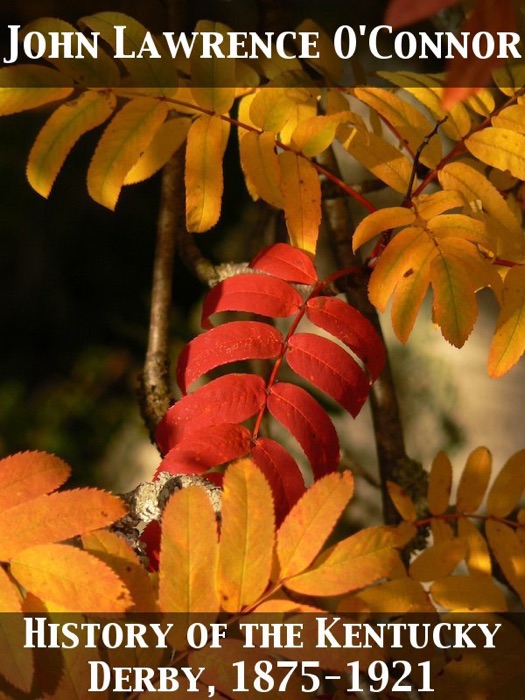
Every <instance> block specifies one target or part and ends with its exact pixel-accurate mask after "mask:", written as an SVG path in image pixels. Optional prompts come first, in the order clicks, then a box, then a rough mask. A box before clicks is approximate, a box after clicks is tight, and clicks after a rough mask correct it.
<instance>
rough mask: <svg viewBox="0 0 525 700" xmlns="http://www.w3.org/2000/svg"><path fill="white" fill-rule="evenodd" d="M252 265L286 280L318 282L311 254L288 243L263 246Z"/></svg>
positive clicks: (307, 282) (304, 282) (302, 282)
mask: <svg viewBox="0 0 525 700" xmlns="http://www.w3.org/2000/svg"><path fill="white" fill-rule="evenodd" d="M250 267H253V268H254V269H255V270H262V271H264V272H267V273H268V274H270V275H273V276H274V277H279V278H280V279H282V280H285V281H286V282H295V283H297V284H316V282H317V271H316V269H315V266H314V264H313V262H312V258H311V256H310V255H308V254H307V253H305V252H304V251H303V250H298V249H297V248H294V247H293V246H290V245H288V244H286V243H275V244H274V245H271V246H268V247H267V248H263V249H262V250H261V251H260V252H259V253H258V254H257V255H256V257H255V258H254V259H253V260H252V261H251V263H250Z"/></svg>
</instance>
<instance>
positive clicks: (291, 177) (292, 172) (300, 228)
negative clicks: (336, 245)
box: [279, 151, 321, 253]
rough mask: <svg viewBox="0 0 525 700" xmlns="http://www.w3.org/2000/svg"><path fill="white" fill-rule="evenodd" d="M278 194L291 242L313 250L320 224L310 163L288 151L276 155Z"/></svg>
mask: <svg viewBox="0 0 525 700" xmlns="http://www.w3.org/2000/svg"><path fill="white" fill-rule="evenodd" d="M279 163H280V165H281V193H282V196H283V202H284V214H285V217H286V225H287V228H288V233H289V235H290V241H291V243H292V245H294V246H297V247H298V248H302V249H303V250H306V251H308V252H309V253H315V250H316V248H317V238H318V236H319V225H320V223H321V185H320V183H319V178H318V176H317V172H316V170H315V168H314V167H313V165H312V164H311V163H309V162H308V161H307V160H305V159H304V158H301V157H300V156H297V155H296V154H295V153H292V152H291V151H284V152H283V153H281V154H279Z"/></svg>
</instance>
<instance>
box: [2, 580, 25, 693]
mask: <svg viewBox="0 0 525 700" xmlns="http://www.w3.org/2000/svg"><path fill="white" fill-rule="evenodd" d="M21 603H22V596H21V594H20V591H19V590H18V588H17V587H16V586H15V584H14V583H13V581H12V580H11V579H10V578H9V576H8V575H7V573H6V572H5V571H4V569H2V568H1V567H0V674H1V675H2V676H4V678H5V679H7V680H8V681H9V683H11V685H14V686H15V688H18V689H19V690H23V691H24V692H26V693H28V692H29V690H30V689H31V682H32V678H33V655H32V653H31V649H25V648H24V645H25V625H24V620H23V617H22V616H21V615H19V614H18V615H17V614H7V613H20V612H22V604H21Z"/></svg>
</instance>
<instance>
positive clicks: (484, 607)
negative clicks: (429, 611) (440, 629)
mask: <svg viewBox="0 0 525 700" xmlns="http://www.w3.org/2000/svg"><path fill="white" fill-rule="evenodd" d="M430 593H431V594H432V598H433V599H434V600H435V601H436V603H437V604H438V605H442V606H443V607H444V608H447V609H448V610H450V611H452V612H493V611H504V610H507V602H506V600H505V595H504V594H503V593H502V591H501V590H500V589H499V588H498V587H497V586H496V584H495V583H494V581H493V579H492V577H490V576H447V577H445V578H442V579H439V581H436V582H435V583H434V584H433V585H432V587H431V589H430Z"/></svg>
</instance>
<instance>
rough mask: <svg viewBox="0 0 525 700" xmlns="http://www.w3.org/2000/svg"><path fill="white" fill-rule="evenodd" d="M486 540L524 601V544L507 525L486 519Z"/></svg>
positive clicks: (506, 576) (508, 579) (510, 582)
mask: <svg viewBox="0 0 525 700" xmlns="http://www.w3.org/2000/svg"><path fill="white" fill-rule="evenodd" d="M485 532H486V533H487V541H488V543H489V545H490V548H491V550H492V553H493V554H494V556H495V558H496V561H497V562H498V564H499V565H500V567H501V570H502V571H503V573H504V575H505V578H506V579H507V581H508V582H509V584H510V585H511V586H512V587H513V588H514V590H515V591H516V593H517V594H518V595H519V597H520V598H521V602H522V603H523V602H525V546H523V544H522V543H521V542H520V540H519V539H518V537H517V535H516V533H515V532H514V530H513V529H512V528H510V527H508V525H504V524H503V523H498V522H496V521H494V520H488V521H487V523H486V525H485Z"/></svg>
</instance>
